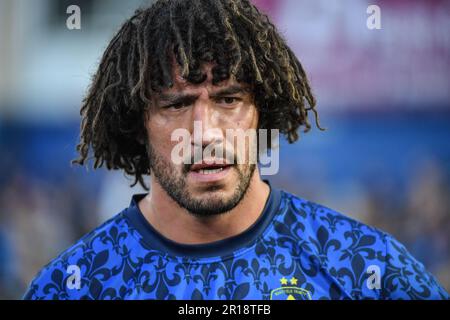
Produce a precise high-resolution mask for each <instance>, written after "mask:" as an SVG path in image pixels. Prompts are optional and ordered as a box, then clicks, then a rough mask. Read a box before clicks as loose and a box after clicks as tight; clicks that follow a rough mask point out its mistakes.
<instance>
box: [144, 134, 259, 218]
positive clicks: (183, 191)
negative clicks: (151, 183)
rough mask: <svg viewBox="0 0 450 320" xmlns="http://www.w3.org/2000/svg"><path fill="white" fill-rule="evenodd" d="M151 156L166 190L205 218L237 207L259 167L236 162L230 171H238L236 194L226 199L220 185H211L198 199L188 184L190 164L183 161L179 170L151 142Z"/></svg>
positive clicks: (156, 175)
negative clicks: (158, 152) (157, 151)
mask: <svg viewBox="0 0 450 320" xmlns="http://www.w3.org/2000/svg"><path fill="white" fill-rule="evenodd" d="M148 156H149V160H150V169H151V172H152V174H153V175H154V178H156V179H157V180H158V183H159V184H160V185H161V187H162V188H163V189H164V190H165V191H166V193H167V194H168V195H169V196H170V197H171V198H172V199H173V200H174V201H175V202H176V203H177V204H178V205H179V206H180V207H182V208H184V209H186V210H187V211H188V212H189V213H191V214H193V215H195V216H198V217H205V218H206V217H211V216H214V215H219V214H223V213H226V212H229V211H230V210H232V209H233V208H234V207H236V206H237V205H238V204H239V202H241V200H242V199H243V198H244V196H245V194H246V193H247V190H248V188H249V186H250V181H251V178H252V176H253V173H254V171H255V168H256V164H245V165H238V164H237V161H234V162H233V163H234V165H233V166H232V167H231V170H233V169H235V170H236V172H237V175H238V183H237V185H236V187H235V189H234V192H233V194H232V195H231V196H229V197H226V198H225V196H223V195H221V194H220V192H219V191H218V190H220V188H221V187H220V186H218V185H212V186H209V187H207V188H206V189H205V192H204V193H205V196H204V197H203V198H202V199H199V198H196V197H194V196H193V195H192V193H191V191H190V190H189V186H188V185H187V179H188V174H189V171H190V167H191V164H183V165H182V166H181V168H182V170H181V173H180V172H179V170H177V168H176V167H175V165H174V164H173V163H172V162H171V161H166V160H165V159H164V158H163V157H162V156H161V155H159V154H157V153H156V152H155V150H154V148H153V147H152V145H151V143H148ZM191 163H192V162H191ZM208 193H211V194H210V196H207V195H206V194H208ZM213 193H214V194H213Z"/></svg>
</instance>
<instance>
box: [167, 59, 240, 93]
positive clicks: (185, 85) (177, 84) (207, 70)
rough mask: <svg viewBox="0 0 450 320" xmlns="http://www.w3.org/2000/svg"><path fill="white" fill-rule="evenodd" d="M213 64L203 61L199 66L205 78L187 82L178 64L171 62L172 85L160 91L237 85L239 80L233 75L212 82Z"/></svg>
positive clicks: (168, 91)
mask: <svg viewBox="0 0 450 320" xmlns="http://www.w3.org/2000/svg"><path fill="white" fill-rule="evenodd" d="M214 66H215V64H213V63H204V64H203V65H202V66H201V71H202V72H203V73H204V74H206V79H205V81H203V82H202V83H199V84H197V83H192V82H189V81H188V80H187V79H185V78H183V76H182V75H181V67H180V65H178V63H172V71H171V73H172V79H173V86H172V87H171V88H166V89H164V90H162V93H170V92H180V91H192V90H194V91H195V90H198V89H201V88H205V87H206V88H209V89H214V88H217V89H218V88H225V87H229V86H232V85H237V84H239V82H237V81H236V80H235V79H234V78H233V77H230V78H228V79H226V80H223V81H221V82H219V83H215V84H213V82H212V79H213V76H212V69H213V68H214ZM241 85H242V86H243V87H245V85H244V84H241Z"/></svg>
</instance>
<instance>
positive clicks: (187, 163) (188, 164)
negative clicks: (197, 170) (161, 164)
mask: <svg viewBox="0 0 450 320" xmlns="http://www.w3.org/2000/svg"><path fill="white" fill-rule="evenodd" d="M230 158H231V159H232V161H231V162H229V161H227V158H223V157H220V158H208V162H209V160H212V161H213V162H214V161H217V163H222V164H224V163H227V164H230V165H235V164H237V163H238V162H237V155H236V154H235V153H233V154H232V157H231V156H230ZM201 161H203V159H201ZM201 161H200V162H201ZM197 163H198V162H197ZM194 164H195V162H194V156H191V157H190V161H185V163H184V164H183V165H182V171H183V173H184V174H187V173H188V172H189V171H191V168H192V166H193V165H194Z"/></svg>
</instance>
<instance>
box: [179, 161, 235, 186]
mask: <svg viewBox="0 0 450 320" xmlns="http://www.w3.org/2000/svg"><path fill="white" fill-rule="evenodd" d="M231 168H232V165H231V164H226V163H206V162H203V163H200V164H194V165H192V166H191V168H190V170H189V173H188V175H189V177H190V178H192V179H193V180H194V181H196V182H213V181H219V180H222V179H224V178H225V177H226V176H227V175H228V173H229V172H230V171H231Z"/></svg>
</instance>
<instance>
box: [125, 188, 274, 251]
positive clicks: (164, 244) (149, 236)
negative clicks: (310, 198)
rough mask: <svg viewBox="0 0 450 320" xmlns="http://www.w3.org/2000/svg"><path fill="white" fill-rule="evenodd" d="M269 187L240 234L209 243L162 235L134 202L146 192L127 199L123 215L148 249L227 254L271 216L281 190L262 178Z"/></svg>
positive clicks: (248, 241)
mask: <svg viewBox="0 0 450 320" xmlns="http://www.w3.org/2000/svg"><path fill="white" fill-rule="evenodd" d="M264 182H266V183H267V184H268V185H269V187H270V194H269V197H268V198H267V201H266V204H265V206H264V209H263V212H262V214H261V215H260V216H259V218H258V219H257V220H256V221H255V223H253V225H251V226H250V227H249V228H247V229H246V230H245V231H243V232H242V233H240V234H238V235H236V236H232V237H229V238H226V239H223V240H219V241H215V242H209V243H205V244H183V243H178V242H175V241H172V240H170V239H168V238H166V237H164V236H163V235H162V234H161V233H159V232H158V231H157V230H156V229H155V228H153V226H152V225H151V224H150V223H149V222H148V221H147V219H146V218H145V217H144V215H143V214H142V212H141V210H140V209H139V206H138V203H139V201H140V200H141V199H142V198H144V197H145V196H146V195H147V194H146V193H142V194H135V195H133V197H132V199H131V203H130V206H129V208H128V210H126V211H125V216H126V217H127V218H128V219H129V221H130V222H131V226H132V227H133V228H135V229H136V230H137V231H138V232H139V233H140V234H141V235H142V237H143V240H144V242H145V243H146V244H147V246H149V247H151V248H152V249H155V250H159V251H162V252H164V253H167V254H169V255H172V256H179V257H190V258H206V257H218V256H222V257H223V256H227V255H229V254H231V253H233V252H234V251H236V250H238V249H240V248H243V247H245V246H247V245H250V244H252V243H253V242H254V241H255V240H257V239H258V237H259V236H260V235H261V234H262V233H263V232H264V230H266V228H267V227H268V226H269V224H270V223H271V221H272V219H273V217H274V216H275V214H276V213H277V211H278V208H279V206H280V201H281V192H280V190H278V189H275V188H273V187H272V186H271V185H270V183H269V181H267V180H264Z"/></svg>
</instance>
